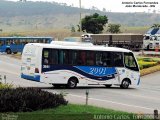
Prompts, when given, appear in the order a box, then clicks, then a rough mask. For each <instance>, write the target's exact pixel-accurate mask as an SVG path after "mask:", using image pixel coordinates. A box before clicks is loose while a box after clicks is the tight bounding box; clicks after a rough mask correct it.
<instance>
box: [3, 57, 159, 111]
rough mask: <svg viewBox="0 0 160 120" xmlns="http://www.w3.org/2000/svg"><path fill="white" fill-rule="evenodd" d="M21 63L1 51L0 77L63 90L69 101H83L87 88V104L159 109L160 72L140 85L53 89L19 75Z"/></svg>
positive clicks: (48, 89)
mask: <svg viewBox="0 0 160 120" xmlns="http://www.w3.org/2000/svg"><path fill="white" fill-rule="evenodd" d="M20 64H21V62H20V60H17V59H13V58H10V57H9V56H6V55H0V75H1V76H2V78H3V77H4V75H6V76H7V80H6V81H7V82H8V83H12V84H14V85H15V86H24V87H40V88H43V89H44V90H47V91H49V92H53V93H66V99H67V100H69V102H70V103H79V104H85V99H86V97H85V93H86V90H87V91H89V101H88V103H89V104H90V105H96V106H101V107H105V108H112V109H115V110H122V111H128V112H135V113H139V112H140V113H153V110H154V109H159V110H160V102H159V101H160V72H157V73H153V74H151V75H147V76H144V77H142V78H141V85H140V86H139V87H138V88H130V89H127V90H124V89H120V88H119V87H117V86H113V87H112V88H105V87H104V86H89V87H81V86H79V87H78V88H76V89H53V88H52V86H51V85H49V84H44V83H37V82H33V81H28V80H24V79H21V78H20ZM3 82H4V80H3Z"/></svg>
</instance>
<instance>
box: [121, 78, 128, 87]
mask: <svg viewBox="0 0 160 120" xmlns="http://www.w3.org/2000/svg"><path fill="white" fill-rule="evenodd" d="M129 85H130V81H129V80H128V79H124V80H123V81H122V83H121V85H120V87H121V88H123V89H127V88H128V87H129Z"/></svg>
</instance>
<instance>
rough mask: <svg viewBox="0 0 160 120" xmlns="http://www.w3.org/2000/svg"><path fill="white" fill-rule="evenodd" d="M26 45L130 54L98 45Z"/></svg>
mask: <svg viewBox="0 0 160 120" xmlns="http://www.w3.org/2000/svg"><path fill="white" fill-rule="evenodd" d="M26 45H29V46H30V45H34V46H38V47H41V48H56V49H59V48H60V49H75V50H95V51H115V52H132V51H130V50H128V49H124V48H118V47H105V46H98V45H88V46H87V45H82V44H81V45H76V46H75V45H65V44H64V45H62V44H43V43H28V44H26Z"/></svg>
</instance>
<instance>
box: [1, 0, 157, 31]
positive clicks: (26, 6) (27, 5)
mask: <svg viewBox="0 0 160 120" xmlns="http://www.w3.org/2000/svg"><path fill="white" fill-rule="evenodd" d="M106 3H107V2H106ZM106 11H107V10H106ZM106 11H99V10H95V9H82V10H81V13H82V17H84V16H86V15H91V14H93V13H95V12H96V13H98V14H100V15H102V16H103V15H106V16H107V17H108V19H109V21H108V23H114V24H121V26H124V25H125V26H151V25H152V24H154V23H159V21H160V16H159V14H155V13H112V12H106ZM79 14H80V10H79V8H76V7H74V6H67V5H66V4H62V3H61V4H58V3H56V2H52V3H50V2H32V1H27V2H20V1H18V2H11V1H4V0H1V1H0V16H1V17H0V34H1V33H3V32H6V31H17V30H19V31H29V30H44V31H45V30H46V29H53V28H63V29H64V28H65V29H71V27H72V26H75V27H77V25H78V24H79V21H80V20H79Z"/></svg>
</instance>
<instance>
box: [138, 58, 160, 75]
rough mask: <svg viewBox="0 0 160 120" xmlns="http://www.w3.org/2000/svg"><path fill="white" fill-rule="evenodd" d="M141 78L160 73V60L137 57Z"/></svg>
mask: <svg viewBox="0 0 160 120" xmlns="http://www.w3.org/2000/svg"><path fill="white" fill-rule="evenodd" d="M137 60H138V64H139V66H140V74H141V76H144V75H147V74H151V73H154V72H157V71H160V58H155V57H140V56H138V57H137Z"/></svg>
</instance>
